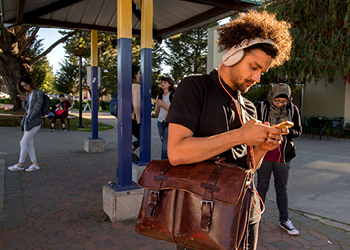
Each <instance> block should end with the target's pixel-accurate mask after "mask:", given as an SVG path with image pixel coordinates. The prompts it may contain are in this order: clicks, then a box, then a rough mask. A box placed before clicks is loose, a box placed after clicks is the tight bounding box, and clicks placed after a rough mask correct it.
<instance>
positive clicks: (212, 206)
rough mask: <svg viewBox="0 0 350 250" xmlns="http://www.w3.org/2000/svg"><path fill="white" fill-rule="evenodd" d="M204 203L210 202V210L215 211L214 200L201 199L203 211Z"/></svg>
mask: <svg viewBox="0 0 350 250" xmlns="http://www.w3.org/2000/svg"><path fill="white" fill-rule="evenodd" d="M203 203H210V212H213V208H214V202H213V201H208V200H201V211H203Z"/></svg>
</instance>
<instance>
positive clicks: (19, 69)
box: [0, 56, 33, 111]
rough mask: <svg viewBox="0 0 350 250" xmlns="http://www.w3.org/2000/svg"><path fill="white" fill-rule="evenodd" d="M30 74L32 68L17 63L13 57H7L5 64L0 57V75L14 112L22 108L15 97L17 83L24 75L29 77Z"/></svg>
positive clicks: (19, 62)
mask: <svg viewBox="0 0 350 250" xmlns="http://www.w3.org/2000/svg"><path fill="white" fill-rule="evenodd" d="M32 72H33V68H32V66H30V65H28V64H26V63H23V62H21V61H19V60H18V59H16V57H15V56H7V60H6V62H5V61H4V60H3V58H1V57H0V75H1V76H2V78H3V80H4V84H5V85H6V87H7V89H8V91H9V95H10V97H11V99H12V103H13V110H14V111H17V110H20V109H21V108H22V103H21V100H20V99H19V98H18V97H17V95H18V94H19V93H18V90H17V82H18V80H19V79H20V78H21V77H22V76H24V75H29V76H30V75H31V74H32Z"/></svg>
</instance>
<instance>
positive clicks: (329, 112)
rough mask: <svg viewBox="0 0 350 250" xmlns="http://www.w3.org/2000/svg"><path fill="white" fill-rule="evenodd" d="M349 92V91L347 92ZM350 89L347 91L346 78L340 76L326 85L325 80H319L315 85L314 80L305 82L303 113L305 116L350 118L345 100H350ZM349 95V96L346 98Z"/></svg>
mask: <svg viewBox="0 0 350 250" xmlns="http://www.w3.org/2000/svg"><path fill="white" fill-rule="evenodd" d="M347 92H348V93H347ZM349 92H350V90H348V91H346V86H344V80H341V79H340V78H339V79H337V80H336V81H335V82H333V83H330V84H328V85H327V86H325V81H323V80H322V81H319V82H317V84H316V85H315V82H314V81H311V82H310V83H306V84H305V91H304V100H303V115H304V116H307V117H309V116H316V115H320V116H326V117H329V118H333V117H345V118H346V119H347V120H349V119H350V116H349V113H350V110H348V111H347V113H348V115H346V112H345V100H346V99H348V100H349V101H348V102H350V99H349V97H350V93H349ZM346 95H347V98H346Z"/></svg>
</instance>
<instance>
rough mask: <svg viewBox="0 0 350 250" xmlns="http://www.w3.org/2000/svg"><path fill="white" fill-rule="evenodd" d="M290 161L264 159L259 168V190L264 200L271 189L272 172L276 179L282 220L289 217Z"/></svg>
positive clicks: (277, 197)
mask: <svg viewBox="0 0 350 250" xmlns="http://www.w3.org/2000/svg"><path fill="white" fill-rule="evenodd" d="M289 166H290V161H289V162H287V163H284V162H273V161H263V163H262V164H261V167H260V168H259V169H258V171H257V173H258V185H257V191H258V193H259V195H260V197H261V199H262V200H263V201H265V198H266V193H267V191H268V190H269V186H270V178H271V173H272V172H273V176H274V179H275V190H276V200H277V207H278V210H279V213H280V218H279V219H280V221H281V222H284V221H286V220H287V219H288V193H287V183H288V175H289V168H290V167H289Z"/></svg>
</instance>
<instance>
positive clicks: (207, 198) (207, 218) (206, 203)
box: [200, 164, 226, 233]
mask: <svg viewBox="0 0 350 250" xmlns="http://www.w3.org/2000/svg"><path fill="white" fill-rule="evenodd" d="M225 167H226V166H225V165H222V164H217V165H216V166H215V168H214V169H213V171H212V172H211V174H210V176H209V178H208V181H207V183H206V184H205V183H202V184H201V187H202V188H205V191H204V195H203V199H202V200H201V206H200V208H201V222H200V226H201V229H202V230H203V231H204V232H206V233H209V230H210V229H209V226H210V223H211V216H212V213H213V210H214V202H213V192H215V191H216V192H220V188H217V187H216V182H217V181H218V179H219V176H220V174H221V172H222V171H223V170H224V168H225Z"/></svg>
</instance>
